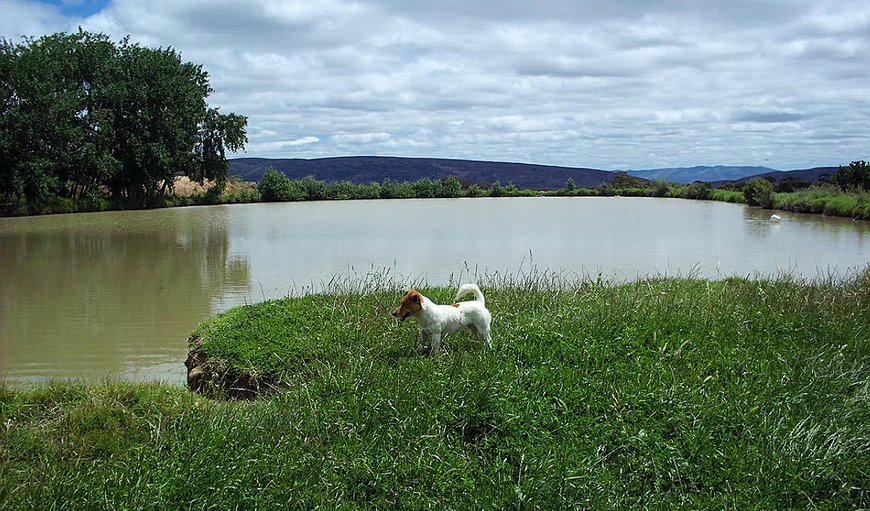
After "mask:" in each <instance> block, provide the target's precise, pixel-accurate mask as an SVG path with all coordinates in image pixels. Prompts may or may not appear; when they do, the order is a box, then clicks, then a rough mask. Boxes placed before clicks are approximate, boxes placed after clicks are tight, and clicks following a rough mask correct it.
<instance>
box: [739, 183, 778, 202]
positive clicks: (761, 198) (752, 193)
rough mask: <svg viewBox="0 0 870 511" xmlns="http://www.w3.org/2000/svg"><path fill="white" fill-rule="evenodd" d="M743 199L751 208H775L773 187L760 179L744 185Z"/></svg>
mask: <svg viewBox="0 0 870 511" xmlns="http://www.w3.org/2000/svg"><path fill="white" fill-rule="evenodd" d="M743 197H744V198H745V199H746V203H747V204H749V205H750V206H761V207H762V208H772V207H773V185H772V184H770V181H768V180H767V179H763V178H760V177H753V178H752V179H749V180H747V181H746V183H744V184H743Z"/></svg>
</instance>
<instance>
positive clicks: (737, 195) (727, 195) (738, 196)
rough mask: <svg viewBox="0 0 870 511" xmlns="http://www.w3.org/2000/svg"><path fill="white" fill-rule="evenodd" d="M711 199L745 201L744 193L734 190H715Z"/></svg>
mask: <svg viewBox="0 0 870 511" xmlns="http://www.w3.org/2000/svg"><path fill="white" fill-rule="evenodd" d="M710 198H711V199H713V200H716V201H722V202H744V199H743V193H741V192H735V191H734V190H721V189H718V188H717V189H716V190H713V193H712V195H711V196H710Z"/></svg>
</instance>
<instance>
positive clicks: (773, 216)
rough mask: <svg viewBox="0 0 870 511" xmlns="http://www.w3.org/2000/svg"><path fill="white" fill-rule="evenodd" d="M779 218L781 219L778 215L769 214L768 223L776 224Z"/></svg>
mask: <svg viewBox="0 0 870 511" xmlns="http://www.w3.org/2000/svg"><path fill="white" fill-rule="evenodd" d="M780 220H782V218H780V217H779V215H770V223H772V224H778V223H779V221H780Z"/></svg>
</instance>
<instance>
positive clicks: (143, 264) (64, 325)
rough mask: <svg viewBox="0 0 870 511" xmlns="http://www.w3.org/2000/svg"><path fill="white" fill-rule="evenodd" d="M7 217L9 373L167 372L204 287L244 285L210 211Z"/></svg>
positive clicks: (243, 270) (241, 263)
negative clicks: (9, 218)
mask: <svg viewBox="0 0 870 511" xmlns="http://www.w3.org/2000/svg"><path fill="white" fill-rule="evenodd" d="M12 220H15V221H11V222H5V224H4V225H3V229H2V231H0V236H2V237H0V261H2V264H0V311H2V314H3V316H2V320H3V321H2V323H0V343H2V348H3V349H2V353H3V360H2V362H3V364H2V366H0V368H2V369H3V370H4V371H5V374H4V376H5V377H6V379H8V380H12V381H16V380H32V379H36V380H40V379H46V378H49V377H103V376H106V375H113V376H120V377H122V378H129V379H142V378H147V379H165V380H170V381H178V380H179V379H180V377H181V375H182V367H181V366H180V365H179V363H178V361H179V360H183V358H184V355H185V353H186V346H185V343H184V339H185V336H186V333H188V332H190V331H191V330H192V329H193V328H194V327H195V326H196V324H197V322H198V321H200V320H201V319H202V318H204V317H206V316H208V315H209V313H210V303H211V300H212V298H213V297H214V296H219V295H221V294H223V293H224V290H225V289H226V288H228V287H247V286H248V282H249V281H248V278H249V277H248V275H249V268H248V263H247V261H245V260H241V259H231V258H229V257H228V254H229V238H228V232H227V228H226V224H227V223H226V215H225V214H223V212H221V211H211V212H207V211H198V210H196V209H184V210H180V209H179V210H163V211H157V212H123V213H111V214H87V215H64V216H57V217H50V218H49V217H43V218H28V219H12ZM168 360H172V361H174V362H175V363H174V364H167V361H168Z"/></svg>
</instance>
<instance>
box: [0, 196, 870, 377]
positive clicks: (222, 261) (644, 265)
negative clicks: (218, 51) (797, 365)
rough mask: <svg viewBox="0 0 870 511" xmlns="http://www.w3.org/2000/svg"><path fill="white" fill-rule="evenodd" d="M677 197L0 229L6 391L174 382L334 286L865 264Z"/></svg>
mask: <svg viewBox="0 0 870 511" xmlns="http://www.w3.org/2000/svg"><path fill="white" fill-rule="evenodd" d="M770 214H771V212H770V211H763V210H758V209H753V208H747V207H744V206H742V205H734V204H725V203H718V202H702V201H688V200H679V199H641V198H513V199H433V200H395V201H393V200H385V201H344V202H305V203H276V204H245V205H231V206H209V207H194V208H175V209H164V210H151V211H129V212H106V213H85V214H73V215H55V216H45V217H29V218H4V219H0V371H2V376H3V377H4V378H5V379H6V380H7V381H9V382H21V381H42V380H46V379H51V378H104V377H112V378H121V379H133V380H143V379H148V380H164V381H171V382H181V381H183V377H184V367H183V365H182V362H183V360H184V357H185V355H186V352H187V346H186V343H185V339H186V338H187V336H188V334H189V333H190V332H191V331H192V330H193V328H194V327H195V326H196V324H197V323H198V322H200V321H201V320H203V319H205V318H207V317H208V316H209V315H211V314H214V313H216V312H219V311H222V310H226V309H227V308H229V307H231V306H234V305H238V304H244V303H253V302H258V301H262V300H264V299H269V298H277V297H281V296H287V295H295V294H299V293H303V292H307V291H310V290H319V289H321V288H322V287H323V286H324V285H325V284H326V283H328V282H329V281H330V279H332V278H333V277H336V276H337V277H339V278H351V279H357V278H360V279H361V278H365V275H366V274H367V273H370V272H375V273H382V272H384V271H389V273H390V274H391V275H392V276H393V277H394V278H397V279H398V280H399V281H403V282H411V283H418V282H420V281H425V282H428V283H429V284H446V283H448V282H449V281H450V280H451V279H452V280H454V281H455V280H460V279H466V278H467V276H468V274H469V273H471V274H472V275H471V276H472V277H474V276H475V275H476V276H477V277H483V276H484V275H485V274H490V275H491V274H493V273H495V272H500V273H508V274H517V273H519V272H520V271H528V270H529V269H530V267H531V266H534V267H536V268H538V269H541V270H543V269H546V270H550V271H555V272H558V273H561V274H565V275H567V276H575V275H576V276H583V275H592V276H597V274H599V273H601V274H602V275H603V276H604V277H605V278H608V279H615V280H631V279H635V278H638V277H642V276H646V275H651V274H654V275H657V274H665V275H690V274H691V275H698V276H703V277H710V278H721V277H724V276H730V275H740V276H752V275H758V274H762V275H772V274H777V273H780V272H789V273H791V274H793V275H796V276H798V277H808V278H814V277H817V276H819V275H827V274H831V273H839V274H843V273H845V272H847V271H849V270H850V269H852V270H853V269H855V268H858V267H863V266H864V265H866V264H868V263H870V225H868V223H867V222H852V221H850V220H848V219H838V218H825V217H821V216H815V215H813V216H811V215H799V214H790V213H783V212H779V213H778V214H779V215H780V216H782V217H783V218H782V222H781V223H780V224H771V223H770V222H769V217H770Z"/></svg>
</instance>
